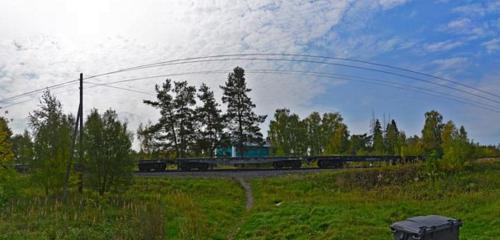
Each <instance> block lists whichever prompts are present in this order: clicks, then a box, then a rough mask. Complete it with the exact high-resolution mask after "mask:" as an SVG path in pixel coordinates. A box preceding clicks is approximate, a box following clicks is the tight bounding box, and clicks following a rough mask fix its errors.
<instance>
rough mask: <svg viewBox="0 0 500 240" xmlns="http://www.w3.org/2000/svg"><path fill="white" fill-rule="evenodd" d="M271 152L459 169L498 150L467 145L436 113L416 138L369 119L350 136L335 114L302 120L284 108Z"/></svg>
mask: <svg viewBox="0 0 500 240" xmlns="http://www.w3.org/2000/svg"><path fill="white" fill-rule="evenodd" d="M268 138H269V141H270V143H271V152H272V154H273V155H275V156H290V155H292V156H293V155H297V156H302V155H331V154H343V155H397V156H402V157H405V156H423V157H425V158H426V159H442V160H443V161H445V162H447V163H449V164H454V165H457V164H458V165H461V164H463V162H464V161H465V160H466V159H469V158H478V157H494V156H498V154H499V148H500V146H498V147H496V146H480V145H479V144H477V143H474V142H473V141H471V140H470V139H469V138H468V136H467V132H466V130H465V128H464V127H463V126H460V127H457V126H456V125H455V124H454V122H453V121H451V120H449V121H447V122H446V123H444V122H443V116H442V115H441V114H440V113H439V112H437V111H430V112H427V113H425V122H424V127H423V129H422V131H421V135H420V136H418V135H414V136H410V137H407V136H406V134H405V132H404V131H402V130H401V129H399V128H398V126H397V123H396V121H395V120H394V119H391V120H390V121H389V123H388V124H387V125H385V126H382V124H381V122H380V120H379V119H373V120H372V124H371V131H370V133H369V134H368V133H365V134H352V135H351V134H350V133H349V130H348V127H347V125H346V124H345V123H344V122H343V118H342V116H341V114H340V113H324V114H323V115H321V114H319V113H318V112H313V113H311V114H310V115H309V116H307V117H305V118H304V119H300V117H299V115H297V114H294V113H291V112H290V110H289V109H286V108H284V109H277V110H276V112H275V114H274V119H273V120H271V122H270V125H269V131H268Z"/></svg>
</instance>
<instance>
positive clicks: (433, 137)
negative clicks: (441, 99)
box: [422, 111, 443, 158]
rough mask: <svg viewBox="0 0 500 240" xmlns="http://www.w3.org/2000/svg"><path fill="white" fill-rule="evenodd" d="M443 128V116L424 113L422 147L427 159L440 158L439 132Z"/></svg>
mask: <svg viewBox="0 0 500 240" xmlns="http://www.w3.org/2000/svg"><path fill="white" fill-rule="evenodd" d="M442 128H443V116H441V114H440V113H438V112H437V111H430V112H426V113H425V124H424V128H423V129H422V147H423V151H424V154H425V155H426V156H427V157H432V158H440V157H441V156H442V149H441V131H442Z"/></svg>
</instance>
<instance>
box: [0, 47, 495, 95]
mask: <svg viewBox="0 0 500 240" xmlns="http://www.w3.org/2000/svg"><path fill="white" fill-rule="evenodd" d="M226 56H292V57H309V58H320V59H330V60H342V61H350V62H358V63H364V64H370V65H374V66H381V67H387V68H392V69H397V70H400V71H406V72H411V73H415V74H420V75H424V76H428V77H433V78H436V79H440V80H443V81H448V82H451V83H455V84H457V85H461V86H464V87H466V88H470V89H473V90H475V91H481V92H484V93H487V94H489V95H492V96H496V97H500V96H498V95H495V94H492V93H490V92H487V91H484V90H481V89H477V88H474V87H471V86H468V85H465V84H462V83H460V82H456V81H452V80H448V79H444V78H441V77H438V76H434V75H431V74H426V73H422V72H418V71H414V70H410V69H406V68H400V67H394V66H391V65H387V64H378V63H374V62H369V61H364V60H358V59H350V58H338V57H327V56H315V55H307V54H287V53H247V54H224V55H212V56H203V57H191V58H180V59H174V60H169V61H162V62H157V63H152V64H145V65H138V66H135V67H129V68H124V69H120V70H116V71H111V72H107V73H101V74H97V75H92V76H90V77H87V78H86V79H92V78H97V77H102V76H106V75H111V74H116V73H120V72H125V71H132V70H140V69H145V68H153V67H160V66H168V65H178V64H189V63H199V62H213V61H230V60H261V61H290V62H307V63H317V64H328V65H336V66H341V67H349V68H355V69H361V70H367V71H376V72H381V73H385V74H390V75H394V76H399V77H403V78H409V79H413V80H417V81H421V82H426V83H429V84H433V85H437V86H440V87H445V88H448V89H451V90H454V91H458V92H462V93H465V94H468V95H471V96H475V97H478V98H482V99H485V100H488V101H491V102H495V103H500V101H497V100H495V99H491V98H489V97H484V96H482V95H478V94H475V93H471V92H469V91H466V90H463V89H461V88H457V87H452V86H448V85H444V84H440V83H435V82H432V81H429V80H427V79H421V78H415V77H412V76H408V75H404V74H400V73H394V72H390V71H386V70H381V69H374V68H367V67H362V66H355V65H349V64H342V63H332V62H325V61H314V60H307V59H283V58H281V59H276V58H274V59H273V58H222V59H221V58H220V57H226ZM213 58H219V59H213ZM74 81H78V80H72V81H68V82H64V83H60V84H55V85H52V86H48V87H47V88H54V87H58V86H61V85H64V84H69V83H71V82H74ZM44 89H46V88H43V89H36V90H32V91H30V92H26V93H22V94H19V95H16V96H12V97H8V98H5V99H2V100H0V102H5V101H10V100H14V99H17V98H20V97H23V96H28V95H30V94H33V93H36V92H38V91H41V90H44Z"/></svg>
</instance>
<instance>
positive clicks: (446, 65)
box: [432, 57, 468, 71]
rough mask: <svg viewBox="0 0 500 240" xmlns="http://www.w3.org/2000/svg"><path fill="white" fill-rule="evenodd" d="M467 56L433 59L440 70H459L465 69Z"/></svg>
mask: <svg viewBox="0 0 500 240" xmlns="http://www.w3.org/2000/svg"><path fill="white" fill-rule="evenodd" d="M467 61H468V60H467V58H465V57H451V58H444V59H437V60H434V61H432V63H433V64H434V65H436V67H437V69H438V70H439V71H449V70H457V69H464V68H465V66H466V64H467Z"/></svg>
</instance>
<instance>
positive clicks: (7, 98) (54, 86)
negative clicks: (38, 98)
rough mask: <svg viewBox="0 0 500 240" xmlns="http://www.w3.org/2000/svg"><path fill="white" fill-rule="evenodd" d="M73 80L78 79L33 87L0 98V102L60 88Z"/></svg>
mask: <svg viewBox="0 0 500 240" xmlns="http://www.w3.org/2000/svg"><path fill="white" fill-rule="evenodd" d="M74 82H78V79H76V80H71V81H66V82H62V83H57V84H54V85H49V86H47V87H44V88H38V89H34V90H31V91H28V92H24V93H21V94H17V95H14V96H10V97H6V98H4V99H1V100H0V103H1V102H7V101H12V100H15V99H18V98H22V97H26V96H30V95H33V94H37V93H38V92H41V91H44V90H46V89H58V88H61V87H65V86H67V85H69V84H70V83H74Z"/></svg>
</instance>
